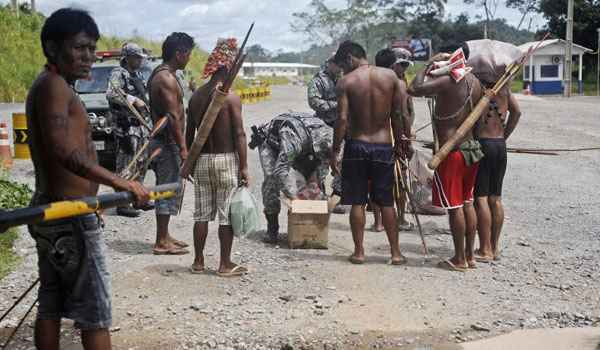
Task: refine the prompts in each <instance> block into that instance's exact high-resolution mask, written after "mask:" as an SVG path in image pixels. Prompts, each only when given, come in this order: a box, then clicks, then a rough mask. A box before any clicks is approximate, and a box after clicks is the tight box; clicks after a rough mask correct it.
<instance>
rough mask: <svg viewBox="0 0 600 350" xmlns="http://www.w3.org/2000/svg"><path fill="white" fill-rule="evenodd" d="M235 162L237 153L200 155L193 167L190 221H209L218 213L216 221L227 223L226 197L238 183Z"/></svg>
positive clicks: (222, 223)
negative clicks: (192, 208)
mask: <svg viewBox="0 0 600 350" xmlns="http://www.w3.org/2000/svg"><path fill="white" fill-rule="evenodd" d="M239 164H240V162H239V159H238V156H237V153H212V154H202V155H200V158H198V161H197V162H196V169H195V170H194V193H195V195H196V211H195V212H194V221H196V222H208V221H213V220H215V217H216V216H217V214H218V215H219V225H224V226H226V225H229V205H228V203H227V199H228V198H229V195H230V194H231V191H232V190H234V189H235V188H236V187H237V186H238V184H239V183H238V182H239V179H238V176H239Z"/></svg>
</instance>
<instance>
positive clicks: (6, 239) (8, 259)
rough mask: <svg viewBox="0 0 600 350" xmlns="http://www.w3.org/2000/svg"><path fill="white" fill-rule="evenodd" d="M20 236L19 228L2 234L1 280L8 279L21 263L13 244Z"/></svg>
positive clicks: (0, 240)
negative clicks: (9, 274)
mask: <svg viewBox="0 0 600 350" xmlns="http://www.w3.org/2000/svg"><path fill="white" fill-rule="evenodd" d="M18 236H19V229H18V228H11V229H9V230H8V231H6V232H5V233H3V234H0V280H1V279H3V278H4V277H6V275H8V273H9V272H10V271H12V269H14V268H15V266H17V264H18V263H19V259H20V258H19V256H18V255H17V254H15V252H14V250H13V244H14V242H15V241H16V240H17V238H18Z"/></svg>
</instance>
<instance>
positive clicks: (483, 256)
mask: <svg viewBox="0 0 600 350" xmlns="http://www.w3.org/2000/svg"><path fill="white" fill-rule="evenodd" d="M475 260H477V261H479V262H483V263H487V262H490V261H492V260H494V255H493V254H492V253H486V252H484V251H482V250H481V249H477V250H475Z"/></svg>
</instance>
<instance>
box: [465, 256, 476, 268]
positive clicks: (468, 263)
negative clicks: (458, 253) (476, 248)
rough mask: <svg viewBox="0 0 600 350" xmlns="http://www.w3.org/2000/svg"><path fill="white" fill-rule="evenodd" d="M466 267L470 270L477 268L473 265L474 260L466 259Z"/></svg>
mask: <svg viewBox="0 0 600 350" xmlns="http://www.w3.org/2000/svg"><path fill="white" fill-rule="evenodd" d="M467 266H468V267H469V268H470V269H476V268H477V264H476V263H475V259H474V258H471V259H467Z"/></svg>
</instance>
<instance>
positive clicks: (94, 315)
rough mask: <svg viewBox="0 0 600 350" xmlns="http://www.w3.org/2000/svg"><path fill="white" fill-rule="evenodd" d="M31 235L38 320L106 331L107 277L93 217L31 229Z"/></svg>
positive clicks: (109, 319)
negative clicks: (68, 321)
mask: <svg viewBox="0 0 600 350" xmlns="http://www.w3.org/2000/svg"><path fill="white" fill-rule="evenodd" d="M30 232H31V234H32V236H33V237H34V239H35V240H36V246H37V252H38V268H39V276H40V288H39V291H38V298H39V306H38V315H37V318H38V320H60V319H61V318H63V317H64V318H68V319H72V320H73V321H75V327H77V328H79V329H82V330H93V329H107V328H110V326H111V323H112V315H111V284H110V274H109V272H108V269H107V264H106V261H105V251H106V245H105V243H104V239H103V237H102V227H101V225H100V222H99V218H98V216H96V215H95V214H90V215H84V216H80V217H77V218H73V219H65V220H56V221H53V222H50V223H45V224H39V225H34V226H31V227H30ZM57 251H58V252H67V254H57ZM71 258H72V259H71Z"/></svg>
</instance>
